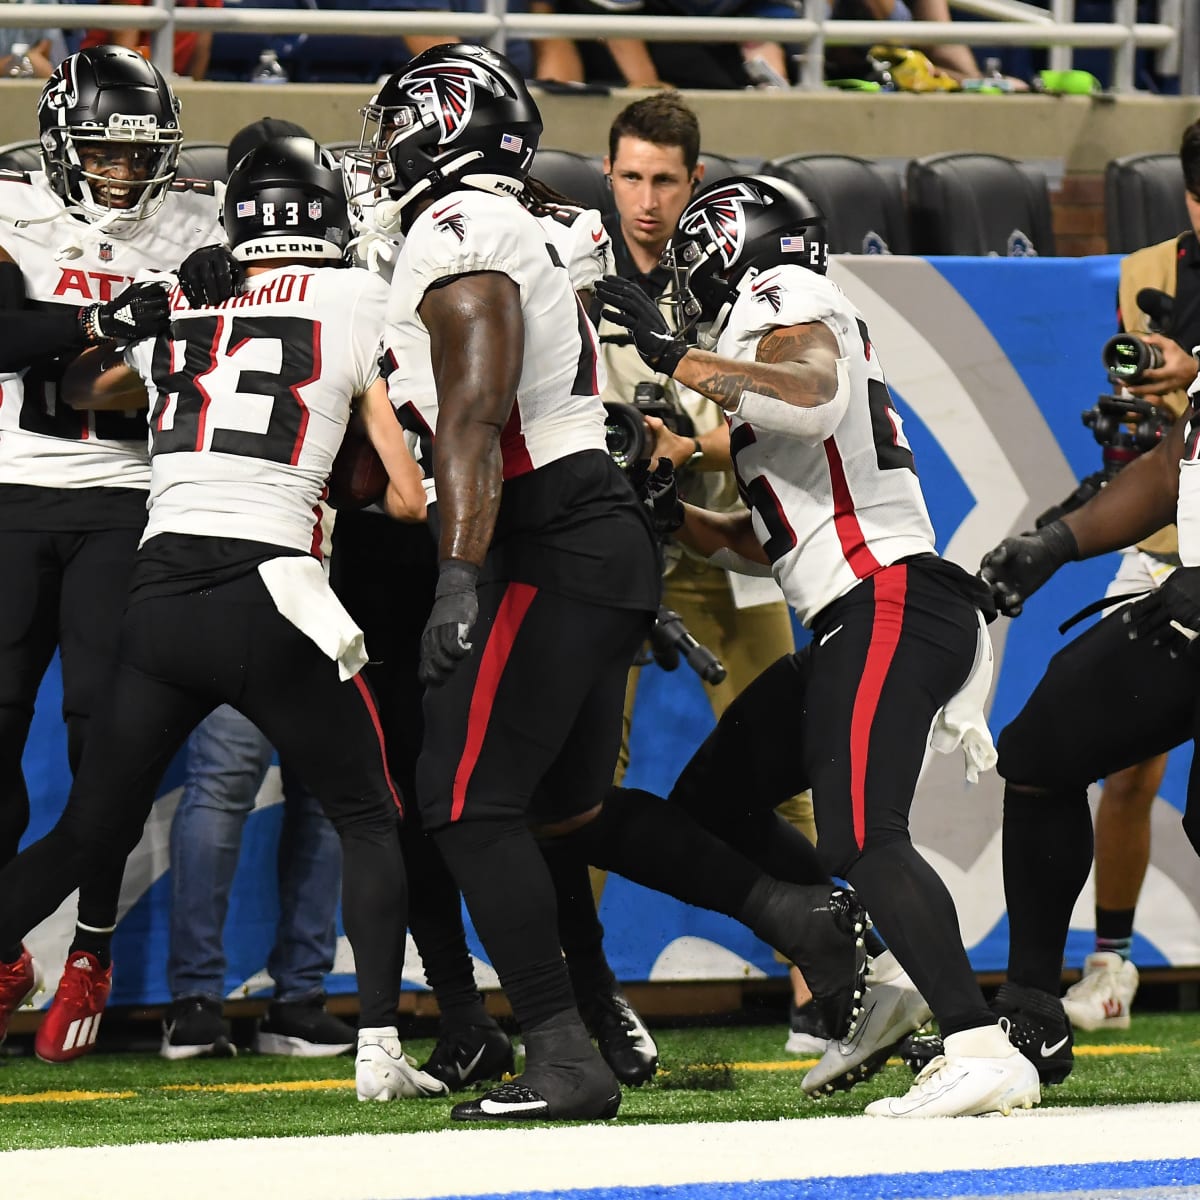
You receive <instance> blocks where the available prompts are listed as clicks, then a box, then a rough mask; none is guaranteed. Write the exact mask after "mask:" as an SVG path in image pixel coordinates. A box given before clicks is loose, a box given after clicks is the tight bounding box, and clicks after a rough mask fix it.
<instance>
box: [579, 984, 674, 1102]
mask: <svg viewBox="0 0 1200 1200" xmlns="http://www.w3.org/2000/svg"><path fill="white" fill-rule="evenodd" d="M580 1015H581V1016H582V1017H583V1023H584V1024H585V1025H586V1026H587V1027H588V1030H589V1032H590V1033H591V1035H592V1037H594V1038H595V1039H596V1047H597V1049H598V1050H599V1051H600V1054H601V1056H602V1057H603V1058H604V1061H605V1062H606V1063H608V1065H609V1067H610V1068H611V1070H612V1073H613V1074H614V1075H615V1076H616V1077H617V1078H618V1079H619V1080H620V1081H621V1082H622V1083H623V1084H625V1085H626V1086H627V1087H639V1086H640V1085H641V1084H643V1083H646V1082H647V1081H649V1080H651V1079H653V1078H654V1075H655V1073H656V1072H657V1071H658V1046H656V1045H655V1043H654V1039H653V1038H652V1037H651V1036H650V1031H649V1030H648V1029H647V1028H646V1026H645V1024H644V1023H643V1021H642V1018H641V1017H639V1016H638V1014H637V1012H636V1010H635V1009H634V1007H633V1005H632V1004H630V1003H629V1001H628V1000H627V999H626V998H625V994H624V992H622V991H621V990H620V989H619V988H614V989H612V990H610V991H604V992H597V993H595V994H594V995H592V996H590V997H588V999H587V1000H586V1001H584V1002H583V1003H582V1004H581V1005H580Z"/></svg>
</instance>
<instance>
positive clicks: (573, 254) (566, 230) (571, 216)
mask: <svg viewBox="0 0 1200 1200" xmlns="http://www.w3.org/2000/svg"><path fill="white" fill-rule="evenodd" d="M537 220H538V224H540V225H541V227H542V228H543V229H544V230H545V231H546V236H547V238H549V240H550V244H551V245H552V246H553V247H554V249H555V251H556V252H557V254H558V258H559V261H560V262H561V263H562V265H563V266H564V267H566V268H567V274H568V275H569V276H570V277H571V286H572V287H573V288H574V289H575V290H576V291H577V292H585V291H587V290H588V289H590V288H592V287H594V286H595V283H596V280H597V279H599V278H600V277H601V276H602V275H611V274H612V273H613V272H614V270H615V269H616V268H615V267H614V266H613V249H612V237H611V236H610V234H609V232H608V230H607V229H605V228H604V225H603V223H602V221H601V219H600V213H599V212H598V211H597V210H596V209H594V208H576V207H575V206H574V205H568V204H556V205H553V206H549V207H548V208H547V211H546V213H545V215H544V216H540V217H538V218H537Z"/></svg>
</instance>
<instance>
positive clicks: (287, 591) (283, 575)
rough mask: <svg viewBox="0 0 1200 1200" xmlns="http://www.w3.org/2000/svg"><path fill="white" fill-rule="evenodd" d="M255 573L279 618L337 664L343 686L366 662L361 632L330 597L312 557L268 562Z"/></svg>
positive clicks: (270, 560) (338, 601)
mask: <svg viewBox="0 0 1200 1200" xmlns="http://www.w3.org/2000/svg"><path fill="white" fill-rule="evenodd" d="M258 573H259V575H260V576H261V577H262V581H263V583H265V584H266V586H267V591H268V592H270V593H271V599H272V600H274V601H275V607H276V608H277V609H278V610H279V612H280V615H281V616H284V617H286V618H287V619H288V620H289V621H291V623H292V624H293V625H295V627H296V628H297V629H298V630H300V632H301V633H302V634H304V636H305V637H307V638H309V639H310V640H311V641H312V642H313V643H314V644H315V645H316V647H317V649H318V650H320V651H321V653H322V654H325V655H327V656H328V657H329V658H332V659H333V660H334V662H336V663H337V665H338V676H339V678H340V679H341V680H342V682H343V683H344V682H345V681H346V680H347V679H352V678H353V677H354V676H355V675H357V674H358V672H359V671H361V670H362V668H363V667H364V666H365V665H366V663H367V649H366V646H365V645H364V644H363V631H362V630H361V629H359V627H358V626H357V625H356V624H355V623H354V620H353V618H352V617H351V616H350V614H349V613H348V612H347V611H346V610H345V609H344V608H343V607H342V602H341V601H340V600H339V599H338V598H337V597H336V596H335V595H334V594H333V589H332V588H331V587H330V586H329V580H328V579H326V578H325V571H324V569H323V568H322V566H321V564H320V563H319V562H317V560H316V559H315V558H310V557H309V556H308V555H307V554H305V555H295V556H292V557H288V558H272V559H268V561H267V562H265V563H261V564H260V565H259V568H258Z"/></svg>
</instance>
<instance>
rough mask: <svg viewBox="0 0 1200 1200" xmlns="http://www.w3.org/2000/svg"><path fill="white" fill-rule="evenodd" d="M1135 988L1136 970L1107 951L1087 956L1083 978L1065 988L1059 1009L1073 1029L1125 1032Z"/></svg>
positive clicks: (1127, 962) (1126, 960) (1135, 991)
mask: <svg viewBox="0 0 1200 1200" xmlns="http://www.w3.org/2000/svg"><path fill="white" fill-rule="evenodd" d="M1137 989H1138V970H1137V967H1135V966H1134V965H1133V963H1131V962H1130V961H1129V960H1128V959H1124V958H1122V957H1121V956H1120V955H1119V954H1113V953H1111V952H1109V951H1098V952H1097V953H1095V954H1089V955H1088V956H1087V958H1086V959H1085V960H1084V963H1083V978H1082V979H1080V981H1079V982H1078V983H1073V984H1072V985H1071V986H1070V987H1069V988H1067V994H1066V995H1065V996H1064V997H1063V1001H1062V1006H1063V1010H1064V1011H1065V1012H1066V1014H1067V1017H1068V1018H1069V1019H1070V1022H1071V1024H1072V1025H1074V1026H1075V1028H1076V1029H1087V1030H1094V1029H1128V1028H1129V1009H1130V1006H1131V1005H1132V1004H1133V997H1134V996H1135V994H1136V993H1137Z"/></svg>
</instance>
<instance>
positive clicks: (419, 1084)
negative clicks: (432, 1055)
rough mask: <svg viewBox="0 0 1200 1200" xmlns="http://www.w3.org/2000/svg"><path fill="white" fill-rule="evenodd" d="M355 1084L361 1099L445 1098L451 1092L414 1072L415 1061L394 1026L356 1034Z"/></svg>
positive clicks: (435, 1081)
mask: <svg viewBox="0 0 1200 1200" xmlns="http://www.w3.org/2000/svg"><path fill="white" fill-rule="evenodd" d="M354 1085H355V1088H356V1089H357V1091H358V1098H359V1099H360V1100H399V1099H405V1100H412V1099H417V1098H419V1097H424V1096H445V1095H447V1094H448V1093H449V1090H450V1089H449V1088H448V1087H447V1086H446V1085H445V1084H444V1083H443V1082H442V1081H441V1080H440V1079H434V1077H433V1076H432V1075H427V1074H426V1073H425V1072H424V1071H420V1070H418V1069H417V1060H416V1059H415V1058H413V1057H411V1056H410V1055H408V1054H405V1053H404V1047H403V1046H402V1045H401V1044H400V1037H399V1035H398V1034H397V1033H396V1027H395V1026H394V1025H389V1026H385V1027H383V1028H380V1029H360V1030H359V1031H358V1054H357V1055H356V1057H355V1060H354Z"/></svg>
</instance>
